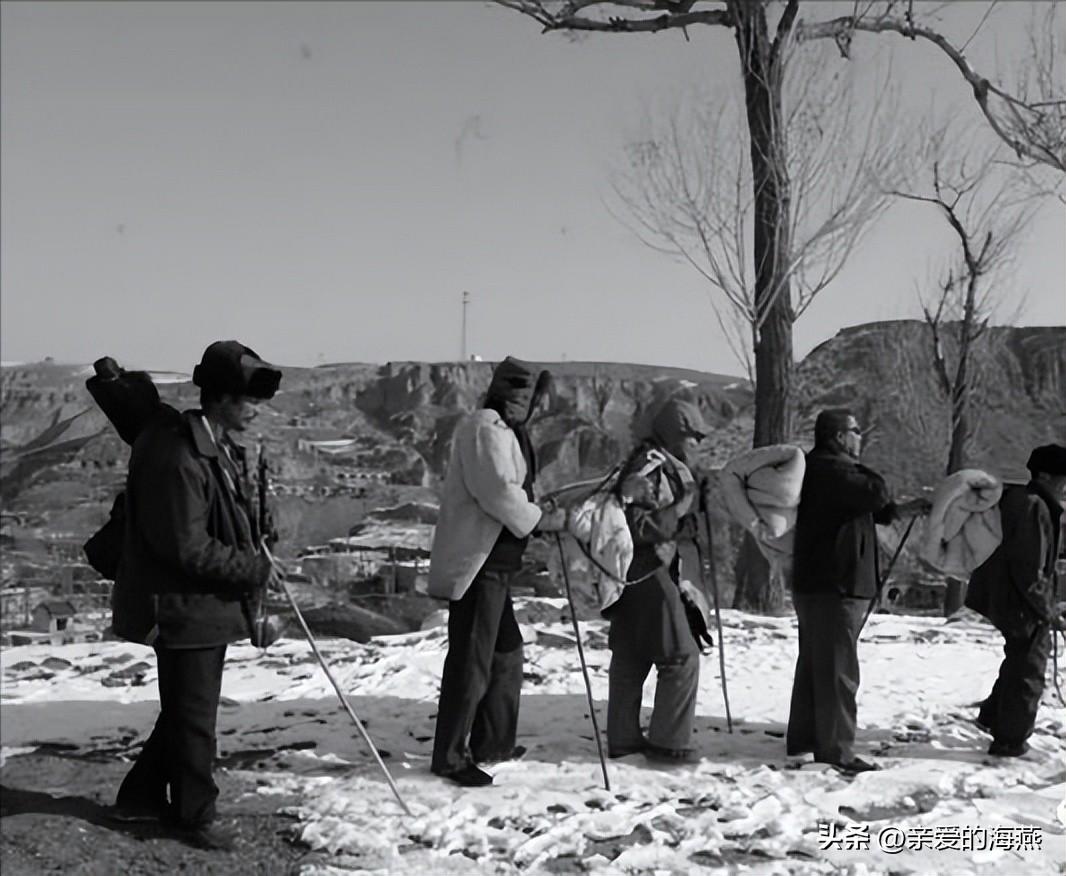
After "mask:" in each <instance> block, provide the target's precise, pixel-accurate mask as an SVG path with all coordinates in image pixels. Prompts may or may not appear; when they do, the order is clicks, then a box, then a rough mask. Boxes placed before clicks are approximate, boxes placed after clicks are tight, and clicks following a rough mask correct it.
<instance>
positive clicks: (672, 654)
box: [607, 572, 700, 757]
mask: <svg viewBox="0 0 1066 876" xmlns="http://www.w3.org/2000/svg"><path fill="white" fill-rule="evenodd" d="M608 614H609V616H610V620H611V629H610V632H609V633H608V638H607V641H608V644H609V645H610V648H611V668H610V670H609V672H608V681H609V688H608V694H607V751H608V753H609V754H611V755H612V756H616V757H617V756H619V755H623V754H626V753H627V752H631V751H638V750H640V749H641V748H643V746H644V738H643V736H642V735H641V732H640V705H641V701H642V700H643V698H644V681H645V680H646V679H647V677H648V674H649V673H650V672H651V668H652V667H653V666H654V667H655V670H656V680H655V704H654V706H653V708H652V712H651V720H650V722H649V723H648V742H650V743H651V744H652V745H654V746H656V747H657V748H668V749H672V750H688V749H691V748H692V725H693V723H694V722H695V717H696V694H697V693H698V690H699V683H700V652H699V648H697V646H696V640H695V639H694V638H693V637H692V631H691V630H690V629H689V626H688V620H686V618H685V607H684V605H683V604H682V602H681V595H680V592H679V591H678V589H677V584H676V583H674V581H673V579H671V578H670V577H669V575H668V574H667V573H666V572H662V573H660V574H657V575H655V576H653V577H651V578H648V579H647V580H645V581H639V582H635V583H633V584H629V585H628V586H627V587H626V589H625V590H624V591H622V596H621V597H620V598H619V600H618V602H617V603H615V604H614V605H613V606H612V607H611V608H610V609H609V610H608Z"/></svg>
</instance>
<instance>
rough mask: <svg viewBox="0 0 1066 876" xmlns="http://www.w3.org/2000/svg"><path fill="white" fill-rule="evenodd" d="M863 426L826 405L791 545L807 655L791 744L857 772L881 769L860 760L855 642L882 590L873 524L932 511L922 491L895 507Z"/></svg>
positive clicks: (795, 687) (802, 652)
mask: <svg viewBox="0 0 1066 876" xmlns="http://www.w3.org/2000/svg"><path fill="white" fill-rule="evenodd" d="M861 450H862V431H861V430H860V428H859V424H858V422H857V421H856V419H855V417H853V416H852V414H851V412H850V411H848V410H844V409H830V410H824V411H822V412H821V413H819V414H818V417H817V419H816V420H815V423H814V448H813V449H812V450H811V451H810V452H809V453H808V454H807V459H806V470H805V472H804V476H803V487H802V489H801V491H800V501H799V510H798V513H797V517H796V535H795V543H794V548H793V551H794V553H793V567H792V602H793V605H794V607H795V609H796V617H797V619H798V621H799V656H798V658H797V659H796V675H795V679H794V680H793V682H792V704H791V708H790V710H789V716H788V733H787V736H786V751H787V753H788V754H789V755H800V754H807V753H812V752H813V754H814V759H815V761H817V762H819V763H828V764H833V765H835V766H837V767H839V768H840V769H842V770H844V771H845V772H849V773H857V772H864V771H866V770H875V769H878V767H877V766H876V765H875V764H873V763H869V762H868V761H865V760H863V759H862V758H859V757H856V756H855V753H854V750H853V746H854V744H855V725H856V708H855V695H856V693H857V692H858V690H859V657H858V652H857V647H856V646H857V643H858V639H859V633H860V632H861V630H862V623H863V620H864V619H865V617H866V613H867V610H868V608H869V607H870V602H871V600H872V599H874V598H875V596H876V594H877V576H878V558H877V534H876V532H875V530H874V524H875V523H890V522H891V521H892V520H894V519H896V517H897V516H903V515H913V514H921V513H928V511H929V502H928V500H927V499H923V498H919V499H914V500H912V501H911V502H907V503H903V504H900V505H896V504H895V503H894V502H892V500H891V498H890V497H889V493H888V488H887V487H886V485H885V481H884V478H882V477H881V475H879V474H878V473H877V472H875V471H873V470H872V469H870V468H867V467H866V466H864V465H862V464H861V463H860V462H859V456H860V452H861Z"/></svg>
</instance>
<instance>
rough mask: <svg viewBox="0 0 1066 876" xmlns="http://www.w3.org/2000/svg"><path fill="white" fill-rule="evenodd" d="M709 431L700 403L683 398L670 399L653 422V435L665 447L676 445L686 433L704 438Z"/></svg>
mask: <svg viewBox="0 0 1066 876" xmlns="http://www.w3.org/2000/svg"><path fill="white" fill-rule="evenodd" d="M708 431H709V430H708V428H707V424H706V423H705V422H704V420H703V414H701V413H700V409H699V405H697V404H696V403H695V402H692V401H685V400H683V399H675V398H672V399H669V400H668V401H667V402H666V403H665V404H664V405H663V406H662V407H661V408H660V409H659V412H658V413H657V414H656V415H655V419H654V420H652V422H651V437H652V439H653V440H654V441H656V442H658V443H659V444H660V445H662V446H663V447H674V446H675V445H676V444H677V442H678V439H680V438H683V437H685V436H686V435H695V436H697V437H699V438H704V437H706V435H707V433H708Z"/></svg>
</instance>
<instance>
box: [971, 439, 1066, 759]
mask: <svg viewBox="0 0 1066 876" xmlns="http://www.w3.org/2000/svg"><path fill="white" fill-rule="evenodd" d="M1027 467H1028V469H1029V473H1030V475H1031V479H1030V481H1029V483H1028V484H1026V485H1024V486H1022V485H1012V486H1010V487H1008V488H1007V489H1006V490H1004V491H1003V498H1002V499H1000V501H999V513H1000V518H1001V520H1002V524H1003V541H1002V542H1000V544H999V547H997V548H996V550H995V551H994V552H993V554H992V556H990V557H989V558H988V559H987V560H985V562H984V563H982V564H981V565H980V566H979V567H978V568H977V569H975V570H974V572H973V574H972V575H971V576H970V585H969V588H968V589H967V592H966V605H967V606H968V607H969V608H972V609H974V610H975V611H978V612H980V613H981V614H983V615H984V616H985V617H987V618H988V619H989V620H990V621H992V623H993V624H994V625H995V626H996V629H998V630H999V631H1000V632H1001V633H1003V639H1004V642H1003V664H1002V665H1001V666H1000V668H999V677H998V678H997V679H996V683H995V685H994V686H993V687H992V692H991V693H990V694H989V695H988V697H987V698H986V699H985V700H984V702H982V703H981V709H980V712H979V713H978V715H977V726H978V727H980V728H981V729H982V730H985V731H986V732H987V733H989V734H991V736H992V744H991V745H990V746H989V747H988V753H989V754H992V755H998V756H999V757H1020V756H1021V755H1023V754H1025V753H1026V752H1027V751H1028V750H1029V743H1028V742H1027V741H1026V740H1027V739H1028V738H1029V736H1030V734H1031V733H1032V732H1033V725H1034V724H1035V723H1036V713H1037V710H1038V709H1039V708H1040V697H1041V696H1042V695H1043V693H1044V674H1045V672H1046V671H1047V658H1048V652H1049V651H1050V650H1051V636H1052V635H1054V633H1053V632H1050V631H1052V630H1054V631H1056V632H1057V631H1060V630H1064V629H1066V624H1064V622H1063V621H1064V618H1063V617H1062V615H1061V614H1059V613H1058V612H1056V611H1055V596H1056V593H1055V561H1056V559H1057V558H1058V555H1059V547H1060V546H1059V539H1060V538H1061V531H1062V530H1061V526H1062V511H1063V507H1064V506H1066V447H1064V446H1063V445H1061V444H1045V445H1044V446H1043V447H1037V448H1036V449H1035V450H1034V451H1033V452H1032V453H1031V454H1030V456H1029V462H1028V463H1027Z"/></svg>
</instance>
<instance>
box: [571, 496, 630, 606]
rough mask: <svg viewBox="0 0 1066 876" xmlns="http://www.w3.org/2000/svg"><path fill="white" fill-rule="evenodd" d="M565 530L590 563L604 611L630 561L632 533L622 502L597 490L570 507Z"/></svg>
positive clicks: (618, 589) (623, 581) (619, 588)
mask: <svg viewBox="0 0 1066 876" xmlns="http://www.w3.org/2000/svg"><path fill="white" fill-rule="evenodd" d="M566 530H567V532H568V533H569V534H570V535H571V536H573V538H574V539H575V540H576V541H577V542H578V544H579V545H580V546H581V548H582V550H583V552H584V553H585V555H586V556H587V557H588V558H589V560H590V562H591V564H592V577H593V580H594V582H595V584H596V590H597V592H598V593H599V597H600V611H603V609H605V608H608V607H609V606H611V605H613V604H614V603H615V602H617V601H618V598H619V597H620V596H621V595H622V589H623V588H624V587H625V585H626V574H627V573H628V572H629V564H630V563H631V562H632V561H633V536H632V535H631V534H630V532H629V524H628V523H627V522H626V514H625V511H624V510H623V508H622V503H621V502H620V501H619V500H618V497H617V496H615V495H614V493H613V492H605V491H604V492H597V493H595V494H593V495H592V496H590V497H589V498H588V499H586V500H585V501H584V502H581V503H580V504H578V505H576V506H575V507H573V508H571V509H570V511H569V513H568V514H567V525H566Z"/></svg>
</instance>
